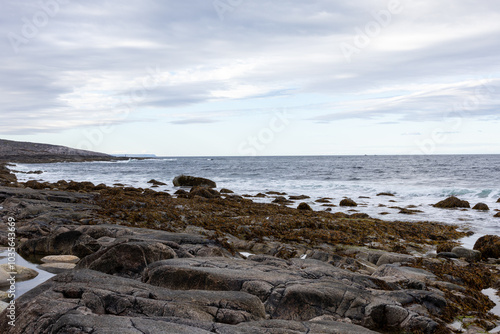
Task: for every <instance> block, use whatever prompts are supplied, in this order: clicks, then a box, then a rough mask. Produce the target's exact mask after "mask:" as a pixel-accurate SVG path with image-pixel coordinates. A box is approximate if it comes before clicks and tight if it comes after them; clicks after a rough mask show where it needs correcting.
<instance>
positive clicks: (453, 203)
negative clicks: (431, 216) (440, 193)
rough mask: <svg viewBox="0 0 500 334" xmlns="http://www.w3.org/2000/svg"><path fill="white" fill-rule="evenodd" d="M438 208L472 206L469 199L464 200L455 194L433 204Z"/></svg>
mask: <svg viewBox="0 0 500 334" xmlns="http://www.w3.org/2000/svg"><path fill="white" fill-rule="evenodd" d="M433 206H434V207H436V208H443V209H451V208H470V204H469V202H467V201H462V200H460V199H458V198H457V197H455V196H451V197H448V198H447V199H445V200H442V201H440V202H438V203H436V204H434V205H433Z"/></svg>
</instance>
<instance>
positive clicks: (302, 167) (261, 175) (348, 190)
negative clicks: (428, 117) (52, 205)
mask: <svg viewBox="0 0 500 334" xmlns="http://www.w3.org/2000/svg"><path fill="white" fill-rule="evenodd" d="M12 169H16V170H20V171H25V172H27V171H34V170H42V171H43V174H40V175H37V174H22V173H18V174H17V176H18V178H19V179H20V180H23V181H24V180H30V179H34V180H43V181H51V182H54V181H58V180H68V181H69V180H74V181H90V182H93V183H95V184H99V183H105V184H107V185H113V184H114V183H122V184H125V185H130V186H135V187H149V186H150V184H148V183H147V181H148V180H150V179H156V180H158V181H162V182H165V183H167V184H168V185H167V186H164V187H160V188H157V190H166V191H169V192H170V193H173V192H174V191H175V188H174V187H173V185H172V180H173V178H174V177H175V176H177V175H180V174H186V175H193V176H201V177H206V178H209V179H211V180H213V181H215V182H216V183H217V187H218V188H219V189H220V188H228V189H231V190H233V191H235V192H236V193H237V194H240V195H243V194H250V195H255V194H257V193H259V192H263V193H264V192H267V191H280V192H286V193H287V194H288V195H308V196H310V197H311V198H310V199H307V200H304V201H305V202H308V203H309V204H310V205H311V206H312V207H313V208H314V209H315V210H324V209H326V208H325V207H323V206H321V204H319V203H316V202H315V200H316V199H319V198H322V197H329V198H332V200H331V202H332V204H336V205H338V204H339V202H340V200H342V199H343V198H344V197H350V198H352V199H353V200H354V201H356V202H357V203H358V204H359V206H358V207H356V208H354V209H355V210H356V211H358V212H364V213H367V214H369V215H370V216H372V217H375V218H381V219H385V220H391V221H398V220H399V221H437V222H443V223H450V224H460V225H464V226H467V227H469V228H470V229H472V230H473V231H475V232H476V233H477V234H476V236H475V237H473V238H472V239H471V240H469V241H467V240H466V246H470V247H472V245H468V244H467V242H473V240H475V239H476V238H477V237H478V235H483V234H497V235H500V218H494V217H493V215H494V214H495V213H496V211H495V210H500V203H496V201H497V200H498V199H499V198H500V155H442V156H434V155H432V156H317V157H315V156H303V157H178V158H157V159H151V160H136V159H130V160H129V161H120V162H85V163H54V164H20V165H17V166H16V167H12ZM381 192H390V193H393V194H394V195H395V196H394V197H387V196H377V194H378V193H381ZM450 195H455V196H457V197H459V198H460V199H463V200H467V201H469V202H470V204H471V206H474V205H475V204H476V203H478V202H483V203H486V204H487V205H488V206H489V207H490V211H487V212H479V211H476V210H472V209H468V210H465V211H462V210H443V209H437V208H434V207H432V206H430V205H431V204H433V203H436V202H438V201H440V200H442V199H444V198H446V197H448V196H450ZM254 200H255V201H259V202H266V201H271V200H272V198H271V199H269V198H268V199H258V198H256V199H254ZM298 203H299V202H296V203H295V204H294V206H296V205H297V204H298ZM407 206H415V207H414V208H413V209H416V210H421V211H422V213H418V214H415V215H404V214H400V213H399V211H400V210H399V209H396V208H390V207H401V208H403V207H407ZM351 209H352V208H343V207H334V208H332V210H333V212H337V211H342V212H348V210H351ZM382 213H388V214H382Z"/></svg>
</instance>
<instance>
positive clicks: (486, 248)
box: [474, 235, 500, 259]
mask: <svg viewBox="0 0 500 334" xmlns="http://www.w3.org/2000/svg"><path fill="white" fill-rule="evenodd" d="M474 249H475V250H478V251H480V252H481V257H482V258H483V259H487V258H490V257H491V258H494V259H498V258H500V237H499V236H498V235H485V236H482V237H481V238H479V239H478V240H477V241H476V243H475V244H474Z"/></svg>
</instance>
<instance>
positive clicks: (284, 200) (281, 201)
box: [273, 196, 292, 205]
mask: <svg viewBox="0 0 500 334" xmlns="http://www.w3.org/2000/svg"><path fill="white" fill-rule="evenodd" d="M273 203H276V204H283V205H286V204H291V203H292V201H289V200H288V199H287V198H286V197H283V196H277V197H276V198H275V199H274V200H273Z"/></svg>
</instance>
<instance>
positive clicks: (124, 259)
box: [77, 242, 176, 277]
mask: <svg viewBox="0 0 500 334" xmlns="http://www.w3.org/2000/svg"><path fill="white" fill-rule="evenodd" d="M174 257H176V254H175V252H174V250H173V249H172V248H170V247H168V246H165V245H164V244H162V243H159V242H156V243H148V242H127V243H121V244H116V245H112V246H110V247H108V248H105V249H102V250H100V251H98V252H96V253H94V254H92V255H89V256H87V257H85V258H83V259H82V260H81V261H80V262H79V263H78V265H77V268H78V269H83V268H88V269H92V270H97V271H101V272H103V273H107V274H113V275H115V274H119V275H122V276H126V277H137V276H139V275H140V273H141V272H142V270H143V269H144V268H145V267H146V266H147V265H149V264H151V263H153V262H156V261H160V260H165V259H172V258H174Z"/></svg>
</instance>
